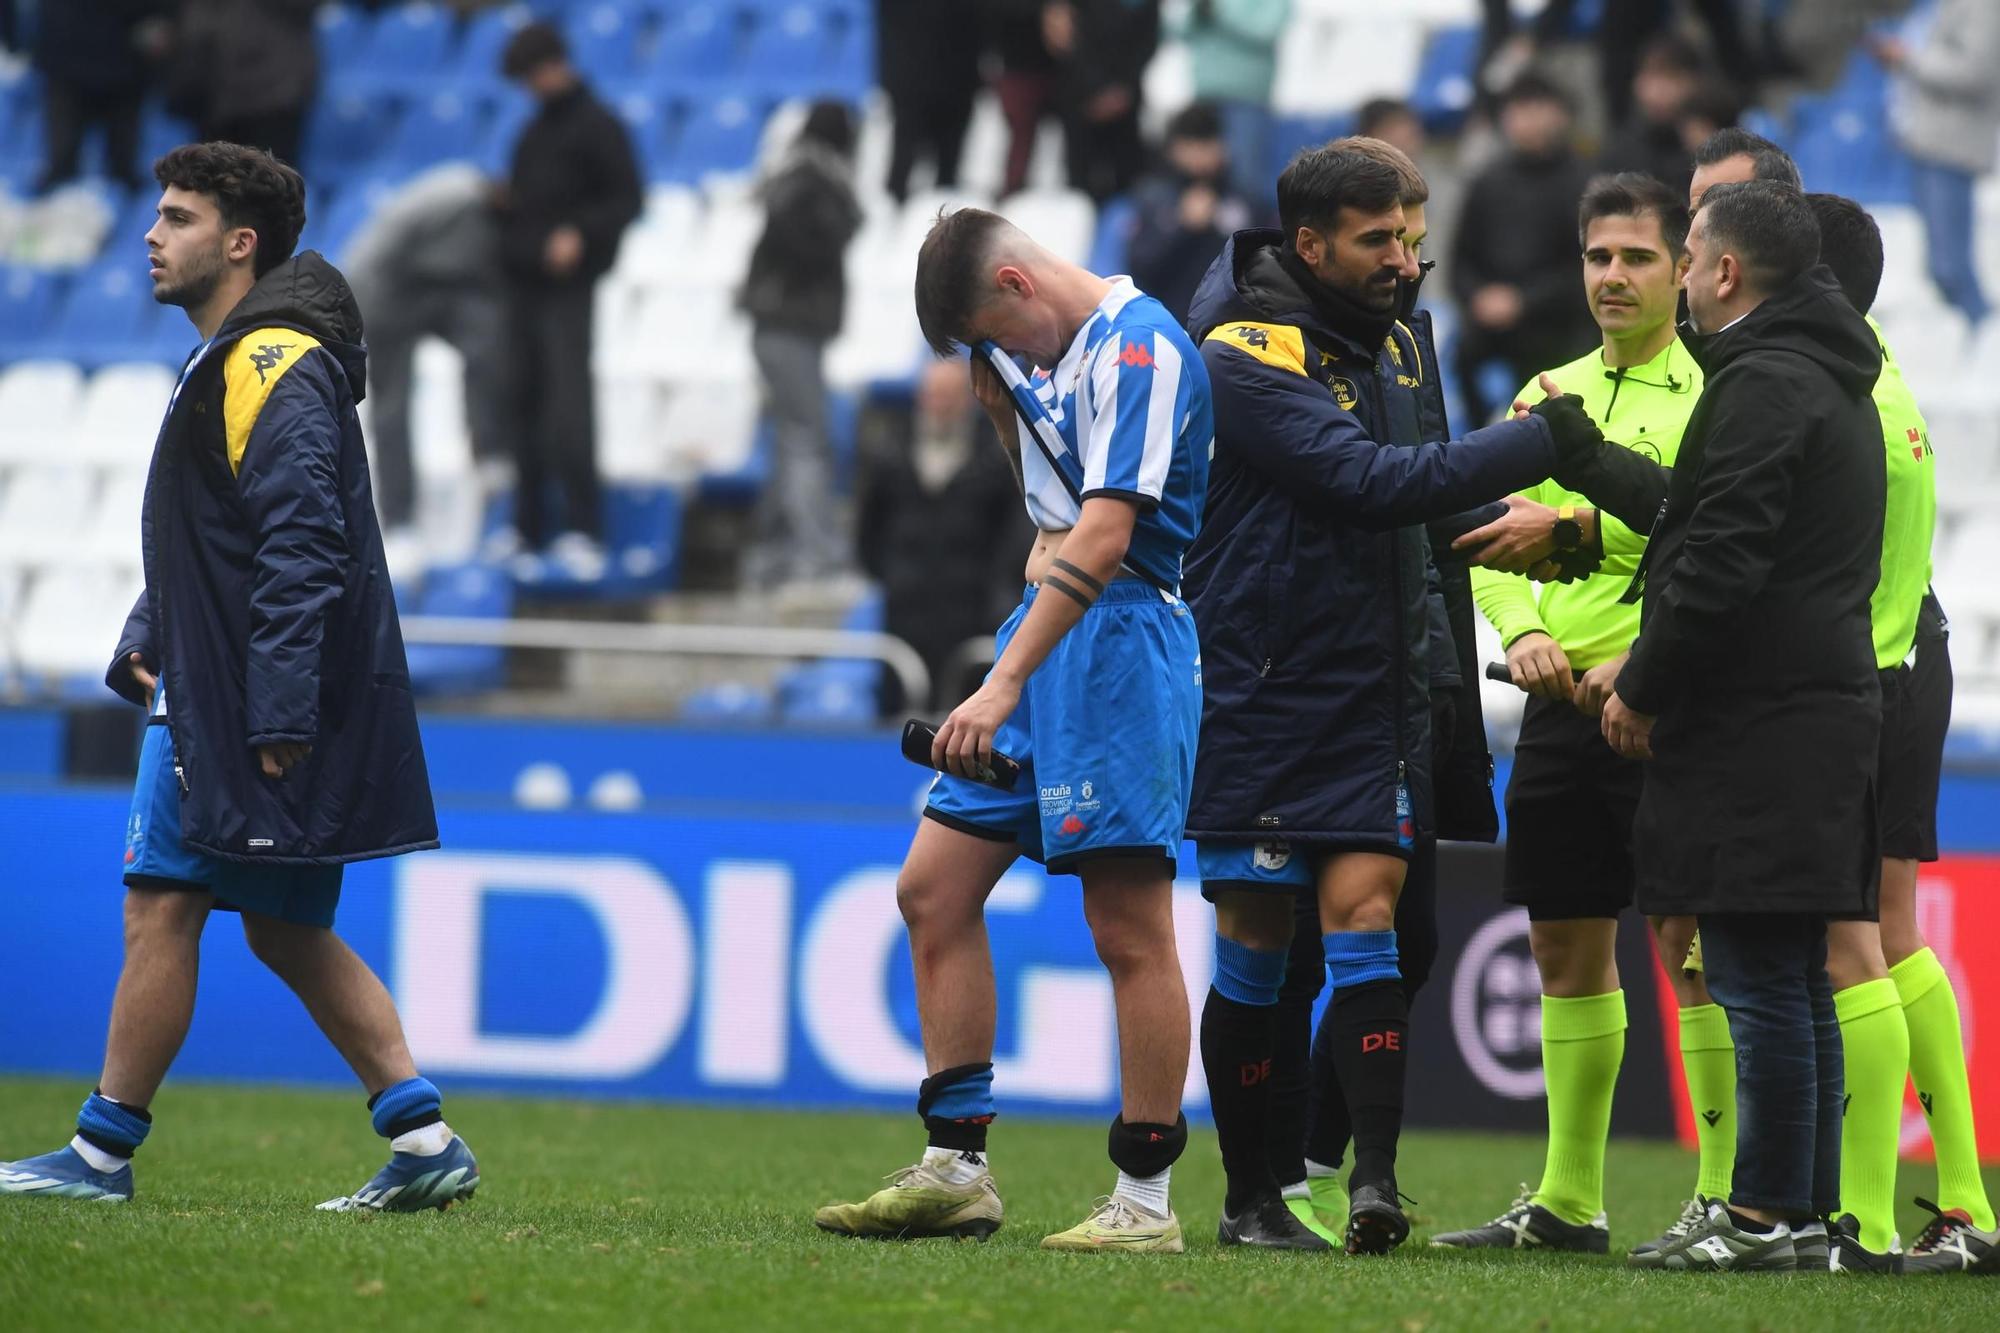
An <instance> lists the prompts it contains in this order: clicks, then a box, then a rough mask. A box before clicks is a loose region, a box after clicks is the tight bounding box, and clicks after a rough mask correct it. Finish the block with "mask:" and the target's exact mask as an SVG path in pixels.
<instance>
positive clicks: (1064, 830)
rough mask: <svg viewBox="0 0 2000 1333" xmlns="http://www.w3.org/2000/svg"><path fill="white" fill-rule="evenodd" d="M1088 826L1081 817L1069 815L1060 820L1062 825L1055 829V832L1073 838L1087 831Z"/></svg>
mask: <svg viewBox="0 0 2000 1333" xmlns="http://www.w3.org/2000/svg"><path fill="white" fill-rule="evenodd" d="M1089 827H1090V826H1089V825H1088V824H1086V823H1084V822H1083V821H1082V820H1081V819H1078V818H1077V817H1076V816H1075V815H1071V816H1070V817H1069V818H1068V819H1065V820H1064V821H1063V822H1062V827H1061V828H1059V829H1057V830H1056V832H1058V833H1060V834H1062V835H1063V836H1064V837H1065V838H1074V837H1075V836H1076V835H1077V834H1079V833H1083V832H1085V831H1087V830H1088V829H1089Z"/></svg>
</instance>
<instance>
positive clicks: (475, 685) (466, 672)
mask: <svg viewBox="0 0 2000 1333" xmlns="http://www.w3.org/2000/svg"><path fill="white" fill-rule="evenodd" d="M399 604H403V599H400V598H399ZM403 610H404V614H406V615H411V614H414V615H427V616H474V617H478V618H481V619H489V620H504V619H506V618H507V617H508V616H510V615H512V614H513V611H514V584H513V581H512V580H511V579H509V578H508V577H507V576H506V574H505V573H503V572H501V571H500V570H497V569H494V568H493V567H492V566H490V565H481V564H464V565H456V566H440V567H438V568H436V569H433V570H431V571H430V572H429V573H428V574H426V575H425V576H424V580H423V588H422V591H421V592H420V593H419V594H418V595H417V596H416V597H415V598H411V599H408V602H407V604H403ZM405 652H406V653H407V654H408V656H409V663H410V688H411V689H412V690H413V691H415V692H416V693H418V694H422V695H440V694H467V693H473V692H477V691H479V690H490V689H492V688H494V687H495V686H496V685H498V684H500V683H501V681H502V680H503V679H504V678H505V655H506V650H505V649H502V648H488V647H480V646H477V645H469V644H468V645H461V644H439V643H422V642H413V643H410V644H408V645H407V646H406V648H405Z"/></svg>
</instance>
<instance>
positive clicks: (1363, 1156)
mask: <svg viewBox="0 0 2000 1333" xmlns="http://www.w3.org/2000/svg"><path fill="white" fill-rule="evenodd" d="M1326 1021H1327V1022H1328V1023H1332V1024H1334V1025H1335V1026H1334V1029H1333V1067H1334V1071H1335V1072H1336V1073H1338V1074H1339V1075H1340V1086H1341V1087H1342V1088H1343V1089H1345V1090H1346V1093H1347V1114H1348V1117H1349V1119H1350V1120H1351V1121H1352V1122H1353V1126H1354V1172H1353V1174H1352V1175H1351V1176H1350V1177H1349V1181H1350V1183H1351V1184H1353V1185H1388V1186H1389V1187H1390V1188H1394V1186H1395V1183H1396V1140H1397V1138H1398V1137H1399V1136H1400V1135H1401V1134H1402V1131H1403V1078H1404V1070H1405V1068H1406V1066H1407V1065H1408V1063H1409V1051H1408V1046H1409V1036H1410V1002H1409V998H1408V997H1407V996H1405V995H1404V993H1403V983H1402V982H1400V981H1398V980H1395V979H1389V980H1383V981H1368V982H1363V983H1362V984H1361V985H1359V986H1354V987H1350V988H1348V989H1345V990H1339V991H1335V992H1334V996H1333V1007H1332V1008H1331V1009H1329V1010H1328V1011H1327V1015H1326Z"/></svg>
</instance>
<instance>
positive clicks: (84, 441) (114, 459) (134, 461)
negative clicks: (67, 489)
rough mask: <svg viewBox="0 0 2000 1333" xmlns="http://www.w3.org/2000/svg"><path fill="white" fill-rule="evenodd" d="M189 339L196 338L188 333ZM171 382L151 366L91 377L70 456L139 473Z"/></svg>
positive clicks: (120, 368) (170, 391) (141, 364)
mask: <svg viewBox="0 0 2000 1333" xmlns="http://www.w3.org/2000/svg"><path fill="white" fill-rule="evenodd" d="M188 336H189V337H190V338H193V337H194V336H195V334H194V332H193V330H192V329H190V330H189V331H188ZM174 379H175V376H174V373H173V372H172V371H170V370H167V369H166V368H165V367H163V366H161V365H159V364H158V363H156V362H133V363H127V364H123V365H113V366H106V367H105V368H104V369H102V370H100V371H98V372H97V373H96V374H95V375H93V376H91V377H90V383H89V384H88V386H86V387H85V389H84V390H83V393H82V396H81V402H80V403H79V410H78V412H77V416H76V425H75V428H74V432H73V434H72V435H71V437H70V438H71V440H72V441H73V446H72V447H73V450H74V454H73V456H74V457H75V458H76V459H78V461H86V460H87V461H90V462H95V463H103V464H108V465H115V466H117V467H119V468H123V469H126V470H130V471H137V472H139V473H141V474H142V475H143V473H144V471H145V468H146V464H147V461H148V460H149V459H150V458H151V457H152V452H153V441H154V439H155V437H156V436H157V435H158V434H159V429H160V418H161V416H162V415H164V413H165V412H166V409H167V399H168V398H169V397H170V396H172V394H173V391H174Z"/></svg>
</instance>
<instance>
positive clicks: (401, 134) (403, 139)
mask: <svg viewBox="0 0 2000 1333" xmlns="http://www.w3.org/2000/svg"><path fill="white" fill-rule="evenodd" d="M490 115H491V109H490V107H489V106H487V105H486V104H485V103H484V102H482V101H480V100H479V99H477V98H474V97H471V96H468V95H466V94H465V93H462V92H442V93H435V94H433V95H431V96H430V97H427V98H425V99H424V100H423V101H421V102H418V103H417V104H415V105H414V106H412V107H410V109H409V110H407V111H405V112H404V113H403V119H402V123H401V124H399V125H398V126H397V127H396V132H395V134H393V135H392V136H390V139H389V142H388V143H387V145H385V146H384V148H383V150H382V154H381V157H380V158H379V159H378V160H377V163H376V169H377V170H378V171H379V172H381V174H383V175H385V176H388V177H391V178H398V177H407V176H414V175H416V174H417V173H418V172H420V171H422V170H424V169H425V168H426V167H432V166H436V165H437V164H438V163H440V162H449V161H454V160H458V159H467V160H470V159H472V158H475V157H477V156H478V154H479V151H480V149H481V147H482V146H483V138H482V135H483V132H484V129H485V125H486V121H487V120H488V119H489V117H490Z"/></svg>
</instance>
